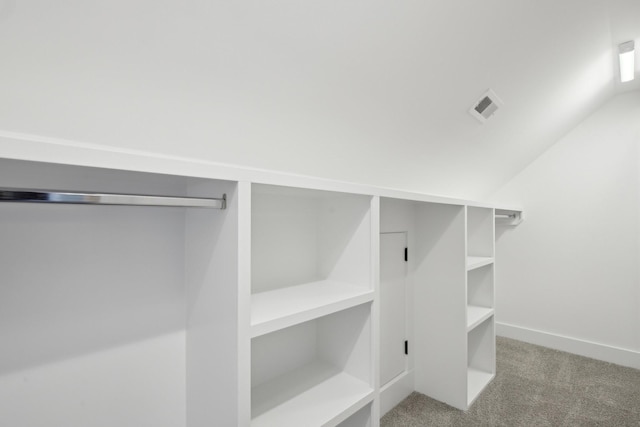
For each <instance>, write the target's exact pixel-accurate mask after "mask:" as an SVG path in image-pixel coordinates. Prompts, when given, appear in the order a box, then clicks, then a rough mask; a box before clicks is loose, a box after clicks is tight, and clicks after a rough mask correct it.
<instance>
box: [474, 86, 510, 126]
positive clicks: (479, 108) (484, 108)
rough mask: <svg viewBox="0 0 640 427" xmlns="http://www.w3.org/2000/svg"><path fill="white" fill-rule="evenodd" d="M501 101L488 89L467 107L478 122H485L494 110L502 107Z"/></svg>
mask: <svg viewBox="0 0 640 427" xmlns="http://www.w3.org/2000/svg"><path fill="white" fill-rule="evenodd" d="M502 105H503V103H502V101H501V100H500V98H498V95H496V94H495V92H494V91H492V90H491V89H489V90H488V91H487V92H486V93H485V94H484V95H482V96H481V97H480V99H479V100H478V101H477V102H476V103H474V104H473V106H472V107H471V108H470V109H469V114H471V115H472V116H473V117H475V118H476V119H478V121H479V122H480V123H484V122H486V121H487V120H488V119H489V118H490V117H491V116H493V115H494V114H495V112H496V111H498V110H499V109H500V107H502Z"/></svg>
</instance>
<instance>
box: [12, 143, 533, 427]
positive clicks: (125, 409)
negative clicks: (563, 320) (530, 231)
mask: <svg viewBox="0 0 640 427" xmlns="http://www.w3.org/2000/svg"><path fill="white" fill-rule="evenodd" d="M0 187H2V188H3V189H4V190H0V198H1V197H5V199H12V198H22V199H23V200H21V201H20V202H17V203H16V202H15V200H13V201H11V200H5V201H6V202H8V203H2V202H0V235H2V242H1V243H0V260H1V263H0V268H1V270H2V283H3V286H2V287H0V335H2V336H3V337H7V340H8V342H11V343H12V345H11V346H9V347H6V348H5V349H4V350H3V353H2V364H0V374H1V375H0V413H2V416H3V421H5V423H7V424H11V425H29V426H30V427H41V426H42V427H45V426H49V425H52V424H56V425H83V426H87V427H97V426H99V425H118V426H122V427H137V426H140V425H154V426H158V427H181V426H182V427H205V426H211V425H224V426H227V425H228V426H236V425H237V426H241V427H256V426H261V425H278V426H287V425H294V426H299V425H305V426H307V425H309V426H312V425H317V426H341V427H377V426H378V425H379V416H380V400H381V398H380V384H379V373H378V370H379V361H378V357H379V353H380V349H379V343H378V340H379V337H378V335H379V331H380V328H379V324H378V323H379V308H378V307H379V290H378V287H379V270H378V269H379V236H380V234H379V233H380V200H381V198H382V199H383V201H384V202H385V203H383V204H387V205H389V203H388V202H390V201H391V200H393V201H394V202H393V203H392V205H393V206H392V207H391V208H390V209H391V210H390V211H387V215H386V220H387V223H386V224H385V230H386V228H388V229H389V230H386V231H403V230H399V229H398V230H396V225H398V224H399V223H401V222H402V221H399V220H398V219H399V217H403V218H404V219H407V218H409V220H408V221H409V222H410V223H411V225H410V228H409V229H408V231H409V236H408V242H409V244H410V246H411V248H410V252H409V266H410V267H409V272H410V274H411V279H410V283H411V301H410V303H411V304H412V307H411V309H410V310H409V312H410V313H411V316H412V317H411V319H410V322H409V323H410V324H411V325H410V328H412V331H411V332H410V333H409V339H410V340H411V342H410V344H409V351H410V355H409V361H410V363H409V369H413V371H412V373H411V375H406V376H405V377H404V378H405V379H406V381H405V380H403V381H401V382H399V383H398V384H400V385H402V390H400V391H397V392H395V395H396V397H400V398H401V396H402V395H403V393H406V392H407V390H408V387H413V386H414V382H415V389H416V390H418V391H421V392H423V393H426V394H428V395H430V396H432V397H434V398H436V399H438V400H441V401H443V402H446V403H449V404H451V405H453V406H456V407H459V408H461V409H466V408H468V406H469V405H470V404H471V403H472V402H473V400H474V399H475V398H476V397H477V395H478V393H479V392H480V391H481V390H482V388H484V386H486V384H487V383H488V382H489V381H490V380H491V378H492V376H493V375H494V373H495V338H494V334H495V327H494V320H493V317H494V316H493V307H494V305H493V281H494V262H493V258H494V251H493V214H494V210H493V208H490V207H487V206H486V205H474V204H473V203H470V202H467V201H461V200H454V199H447V198H442V197H436V196H430V195H424V194H415V193H406V192H401V191H395V190H386V189H380V188H375V187H368V186H360V185H356V184H349V183H343V182H335V181H326V180H320V179H315V178H310V177H300V176H294V175H287V174H278V173H276V172H266V171H256V170H251V169H242V168H237V167H231V166H224V165H217V164H212V163H211V164H210V163H206V162H197V161H189V160H185V159H177V158H169V157H160V156H154V155H151V154H150V155H146V154H144V153H133V152H126V151H124V150H123V151H115V150H111V149H108V148H104V147H102V148H99V147H85V146H82V145H80V144H67V143H66V142H60V141H57V142H56V141H53V142H52V141H49V140H32V139H29V138H26V137H20V138H17V137H15V138H14V137H13V136H0ZM43 188H44V189H57V190H58V191H51V190H49V191H42V190H38V191H31V189H43ZM16 189H17V190H16ZM2 191H4V192H2ZM25 193H29V194H25ZM140 195H143V196H140ZM223 195H226V197H225V196H223ZM29 198H34V199H35V200H31V201H29V200H28V199H29ZM65 199H66V200H65ZM46 202H51V203H46ZM96 202H98V203H99V202H102V203H106V204H108V205H98V206H91V205H85V204H86V203H88V204H93V203H96ZM166 205H170V206H166ZM206 207H212V208H215V209H207V208H206ZM223 207H224V209H220V208H223ZM387 207H388V208H389V206H387ZM407 212H408V214H407ZM496 213H499V214H500V215H505V214H506V215H507V220H508V221H509V222H510V223H513V222H517V221H519V220H521V218H522V216H521V211H519V210H514V209H496ZM405 214H407V215H408V216H406V217H405ZM397 215H399V216H397ZM411 361H413V363H411ZM132 402H135V404H132ZM34 407H38V408H39V410H38V411H33V410H32V408H34Z"/></svg>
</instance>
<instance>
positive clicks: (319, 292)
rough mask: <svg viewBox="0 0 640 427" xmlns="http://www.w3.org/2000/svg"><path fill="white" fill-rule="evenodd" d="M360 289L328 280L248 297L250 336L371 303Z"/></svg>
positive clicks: (367, 293) (370, 297) (368, 292)
mask: <svg viewBox="0 0 640 427" xmlns="http://www.w3.org/2000/svg"><path fill="white" fill-rule="evenodd" d="M373 294H374V292H373V291H372V290H371V289H367V288H365V287H363V286H357V285H351V284H349V283H340V282H335V281H331V280H322V281H318V282H312V283H306V284H303V285H298V286H291V287H287V288H280V289H276V290H273V291H267V292H259V293H256V294H253V295H252V296H251V337H252V338H254V337H257V336H260V335H264V334H268V333H269V332H273V331H277V330H279V329H283V328H286V327H289V326H293V325H296V324H298V323H302V322H306V321H308V320H312V319H316V318H318V317H322V316H325V315H327V314H331V313H335V312H337V311H340V310H344V309H347V308H350V307H354V306H356V305H359V304H363V303H366V302H369V301H372V300H373Z"/></svg>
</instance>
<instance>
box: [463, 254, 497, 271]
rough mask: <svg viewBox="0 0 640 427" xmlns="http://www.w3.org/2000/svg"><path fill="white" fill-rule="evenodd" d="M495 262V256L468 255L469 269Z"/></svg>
mask: <svg viewBox="0 0 640 427" xmlns="http://www.w3.org/2000/svg"><path fill="white" fill-rule="evenodd" d="M489 264H493V257H483V256H468V257H467V271H469V270H474V269H476V268H480V267H484V266H485V265H489Z"/></svg>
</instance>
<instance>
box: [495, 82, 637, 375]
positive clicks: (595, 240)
mask: <svg viewBox="0 0 640 427" xmlns="http://www.w3.org/2000/svg"><path fill="white" fill-rule="evenodd" d="M639 145H640V92H637V91H636V92H630V93H628V94H625V95H619V96H618V97H616V98H614V99H613V100H612V101H611V102H609V103H607V104H606V105H605V106H603V107H602V108H601V109H600V110H599V111H597V112H596V113H595V114H593V115H592V116H591V117H589V118H588V119H587V120H585V121H584V122H583V123H582V124H580V125H579V126H577V127H576V128H575V129H574V130H573V131H571V132H570V133H569V134H567V135H566V136H565V137H564V138H562V139H560V140H559V141H558V142H557V143H556V144H555V145H554V146H553V147H552V148H551V149H549V150H548V151H546V152H545V153H544V154H543V155H541V156H540V157H539V158H538V159H537V160H536V161H534V162H533V163H532V164H531V165H530V166H529V167H527V168H526V169H524V170H523V171H522V172H521V173H520V174H519V175H517V176H516V177H515V178H514V179H513V180H511V181H510V182H509V183H508V184H507V185H505V186H504V187H503V188H502V189H500V190H499V191H498V192H497V193H496V194H495V195H494V197H493V199H494V200H496V201H498V200H510V201H511V202H516V201H519V202H521V204H522V206H523V207H524V209H525V215H526V219H525V221H524V222H523V223H522V224H521V225H519V226H517V227H515V228H511V229H509V228H498V229H497V248H496V249H497V255H496V257H497V269H496V272H497V280H496V286H497V292H496V320H497V322H499V323H505V324H508V325H513V326H516V327H521V328H525V329H530V330H534V331H540V332H542V333H546V334H552V335H557V336H564V337H566V338H567V339H573V340H579V341H586V342H591V343H595V344H600V345H602V346H604V347H613V348H619V349H627V350H632V351H633V352H638V351H639V350H640V284H639V280H638V279H639V271H638V268H639V267H638V264H639V263H638V260H639V259H640V252H639V225H638V224H639V221H640V192H639V190H640V188H639V184H638V179H639V171H640V159H639V157H638V151H639V149H638V146H639ZM631 354H634V353H631ZM590 355H591V356H593V357H597V355H596V354H590ZM634 357H636V358H637V353H636V356H634ZM637 360H638V361H640V358H637ZM636 363H638V362H636Z"/></svg>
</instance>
